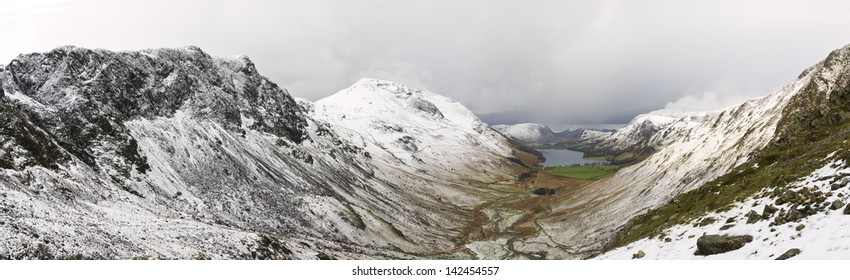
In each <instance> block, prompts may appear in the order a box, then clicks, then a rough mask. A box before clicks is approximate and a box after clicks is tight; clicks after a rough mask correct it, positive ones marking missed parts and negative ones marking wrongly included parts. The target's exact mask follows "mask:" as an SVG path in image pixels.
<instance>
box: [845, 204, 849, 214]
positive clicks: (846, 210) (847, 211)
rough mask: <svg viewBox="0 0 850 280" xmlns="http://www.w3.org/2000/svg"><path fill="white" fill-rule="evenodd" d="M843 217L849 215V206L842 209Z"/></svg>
mask: <svg viewBox="0 0 850 280" xmlns="http://www.w3.org/2000/svg"><path fill="white" fill-rule="evenodd" d="M844 215H850V204H847V206H845V207H844Z"/></svg>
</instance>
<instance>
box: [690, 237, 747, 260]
mask: <svg viewBox="0 0 850 280" xmlns="http://www.w3.org/2000/svg"><path fill="white" fill-rule="evenodd" d="M752 241H753V237H752V236H750V235H739V236H720V235H703V236H701V237H700V238H699V239H697V251H696V253H694V254H695V255H701V256H708V255H716V254H722V253H726V252H729V251H734V250H738V249H741V247H744V245H746V244H747V243H750V242H752Z"/></svg>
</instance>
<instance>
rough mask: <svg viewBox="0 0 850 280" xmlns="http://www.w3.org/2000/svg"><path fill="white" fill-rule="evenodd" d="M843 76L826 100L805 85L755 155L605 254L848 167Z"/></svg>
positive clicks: (637, 226)
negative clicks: (820, 171)
mask: <svg viewBox="0 0 850 280" xmlns="http://www.w3.org/2000/svg"><path fill="white" fill-rule="evenodd" d="M827 60H829V59H827ZM847 76H848V75H847V74H843V75H842V77H838V78H837V81H838V82H837V83H836V87H835V88H834V89H833V91H832V92H831V93H830V94H828V95H827V94H825V93H823V92H818V87H817V85H815V84H814V83H812V84H810V85H809V86H808V87H807V88H805V89H804V90H803V91H802V92H801V93H800V94H798V95H797V96H795V97H794V98H793V99H792V100H791V102H790V103H789V106H787V107H786V109H785V111H784V112H783V119H782V120H781V121H780V122H779V126H778V127H777V135H776V137H774V140H772V142H771V143H770V144H768V146H767V147H765V148H764V149H763V150H762V151H761V152H760V153H759V154H757V155H755V156H754V157H753V158H751V159H750V161H749V162H747V163H745V164H742V165H740V166H738V167H736V168H734V169H733V170H732V171H730V172H729V173H727V174H726V175H724V176H721V177H719V178H717V179H715V180H713V181H711V182H709V183H707V184H705V185H703V186H701V187H699V188H697V189H695V190H693V191H691V192H688V193H685V194H682V195H680V196H678V197H676V198H675V199H674V200H672V201H671V202H670V203H668V204H666V205H664V206H661V207H659V208H657V209H654V210H651V211H649V212H648V213H646V214H644V215H640V216H638V217H636V218H634V219H632V220H631V221H629V222H628V223H627V224H626V226H624V228H623V229H621V230H620V232H619V233H618V234H617V235H616V237H615V238H614V239H613V240H612V241H611V242H610V243H609V244H608V245H607V246H606V249H613V248H616V247H620V246H623V245H626V244H628V243H631V242H633V241H636V240H639V239H642V238H646V237H653V236H657V235H660V234H661V232H662V231H663V230H664V229H667V228H669V227H671V226H673V225H676V224H685V223H691V222H693V221H694V220H695V219H697V218H699V217H701V216H703V215H705V214H707V213H711V212H715V211H720V210H724V209H727V208H728V207H730V206H731V205H732V204H733V203H735V202H738V201H742V200H744V199H746V198H748V197H751V196H753V195H755V194H757V193H758V192H759V191H761V190H765V189H767V190H775V191H774V192H772V193H781V192H782V191H783V190H784V189H785V188H786V186H787V185H788V184H789V183H791V182H793V181H795V180H797V179H799V178H801V177H804V176H806V175H808V174H810V173H811V172H813V171H814V170H815V169H817V168H820V167H822V166H823V165H824V164H826V163H827V162H829V161H832V160H835V159H844V160H845V161H848V162H850V113H848V111H850V85H848V79H847ZM825 97H828V98H825Z"/></svg>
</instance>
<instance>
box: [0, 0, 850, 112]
mask: <svg viewBox="0 0 850 280" xmlns="http://www.w3.org/2000/svg"><path fill="white" fill-rule="evenodd" d="M0 42H2V44H0V64H5V63H8V62H9V61H11V60H12V59H13V58H14V57H15V56H17V55H18V54H20V53H28V52H42V51H48V50H50V49H52V48H54V47H57V46H61V45H77V46H81V47H88V48H105V49H112V50H138V49H145V48H154V47H181V46H186V45H196V46H199V47H200V48H202V49H203V50H205V51H206V52H208V53H210V54H212V55H214V56H235V55H240V54H243V55H248V56H249V57H251V59H252V60H253V61H254V62H255V63H256V65H257V67H258V68H259V70H260V72H261V73H263V74H264V75H266V76H268V77H269V78H271V79H272V80H273V81H275V82H277V83H278V84H279V85H281V86H283V87H285V88H287V89H289V91H290V93H291V94H292V95H294V96H298V97H303V98H306V99H310V100H318V99H321V98H322V97H325V96H328V95H331V94H333V93H335V92H337V91H339V90H341V89H343V88H346V87H348V86H349V85H350V84H352V83H354V82H355V81H357V80H358V79H359V78H361V77H369V78H379V79H386V80H392V81H398V82H403V83H407V84H409V85H410V86H412V87H414V88H420V89H427V90H431V91H435V92H437V93H440V94H443V95H446V96H449V97H452V98H455V99H457V100H458V101H460V102H462V103H463V104H465V105H466V106H467V107H468V108H470V109H471V110H472V111H474V112H475V113H476V114H478V115H479V116H480V117H482V119H484V120H485V121H487V122H489V123H491V124H497V123H518V122H539V123H544V124H548V125H551V126H554V127H555V128H558V127H563V126H564V125H565V124H605V123H624V122H627V121H628V120H629V119H631V118H632V117H634V116H635V115H636V114H640V113H645V112H649V111H652V110H656V109H661V108H665V107H667V108H673V109H677V110H710V109H717V108H720V107H724V106H728V105H732V104H735V103H737V102H741V101H743V100H746V99H749V98H753V97H759V96H763V95H767V94H769V93H770V92H772V91H774V90H777V89H779V88H780V87H781V86H783V85H784V84H786V83H788V82H790V81H791V80H793V79H794V78H796V76H797V75H798V74H799V73H800V72H801V71H802V70H803V69H805V68H806V67H808V66H810V65H812V64H814V63H816V62H818V61H819V60H821V59H823V58H824V57H826V55H827V54H828V53H829V51H831V50H833V49H836V48H840V47H842V46H844V45H846V44H848V43H850V1H740V0H737V1H699V2H698V1H658V0H655V1H653V0H649V1H493V0H489V1H483V0H482V1H470V0H464V1H435V0H428V1H397V0H395V1H393V0H386V1H350V0H338V1H209V0H207V1H201V0H197V1H168V0H157V1H151V0H146V1H106V0H103V1H94V0H92V1H58V0H52V1H45V0H38V1H32V0H30V1H7V0H0Z"/></svg>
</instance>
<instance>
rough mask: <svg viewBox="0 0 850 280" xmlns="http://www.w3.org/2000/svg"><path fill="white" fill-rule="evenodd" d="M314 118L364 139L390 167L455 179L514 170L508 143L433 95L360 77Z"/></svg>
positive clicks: (316, 110)
mask: <svg viewBox="0 0 850 280" xmlns="http://www.w3.org/2000/svg"><path fill="white" fill-rule="evenodd" d="M314 116H315V118H316V119H319V120H322V121H325V122H327V123H330V124H333V126H334V127H336V128H339V129H338V131H340V133H341V134H344V135H346V136H345V138H347V139H359V140H355V141H358V142H356V143H358V145H364V146H365V147H366V151H368V152H369V153H370V154H371V155H372V157H373V158H375V159H376V160H379V161H380V162H382V163H384V164H385V165H387V166H393V167H399V168H402V169H406V170H409V171H411V172H419V173H422V174H424V175H427V176H432V177H434V178H450V179H452V180H459V179H464V178H465V179H474V180H482V179H484V178H483V177H482V176H484V177H492V176H493V175H494V174H498V175H506V174H507V173H510V172H511V171H510V166H509V165H507V164H505V163H504V162H503V159H504V158H507V157H511V156H512V149H511V146H510V144H509V143H508V141H507V139H506V138H505V137H503V136H502V135H500V134H499V133H498V132H496V131H494V130H493V129H492V128H490V127H489V126H488V125H487V124H486V123H484V122H482V121H481V120H479V119H478V118H477V117H476V116H475V115H474V114H473V113H472V112H470V111H469V110H468V109H466V108H465V107H463V105H461V104H460V103H458V102H457V101H454V100H452V99H450V98H447V97H444V96H440V95H438V94H435V93H432V92H428V91H420V90H412V89H410V88H408V87H407V86H405V85H402V84H398V83H393V82H388V81H381V80H375V79H361V80H360V81H358V82H357V83H355V84H354V85H352V86H351V87H349V88H347V89H345V90H342V91H340V92H338V93H336V94H334V95H332V96H329V97H326V98H324V99H321V100H319V101H317V102H316V103H315V108H314ZM477 159H483V160H477Z"/></svg>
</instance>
